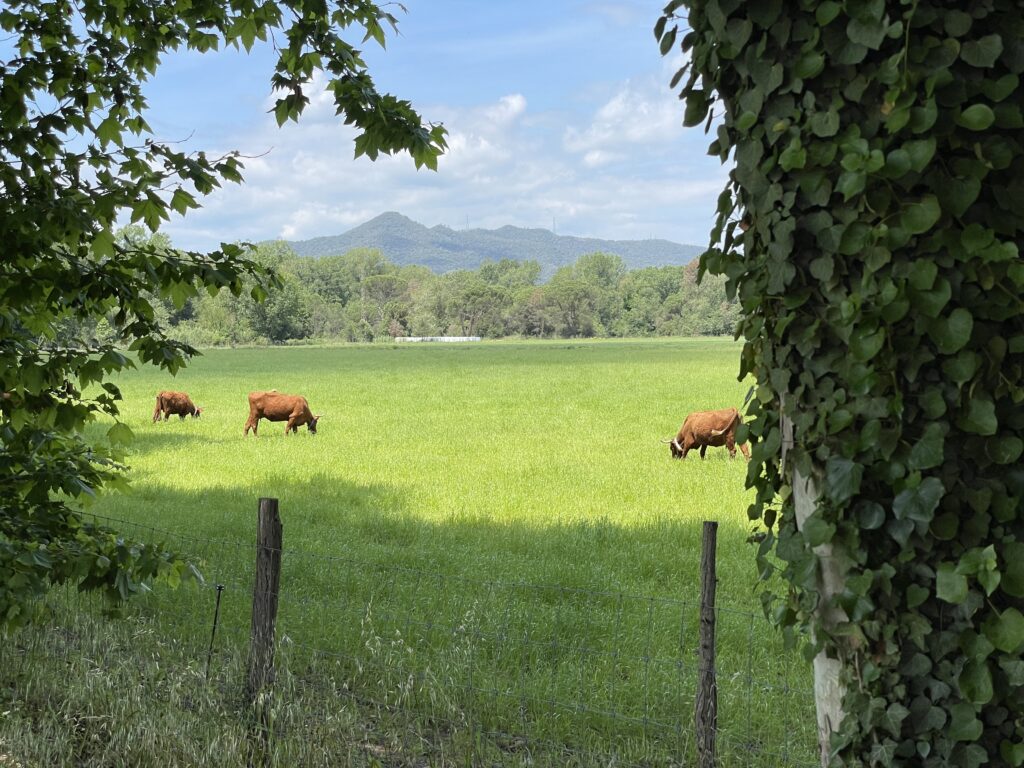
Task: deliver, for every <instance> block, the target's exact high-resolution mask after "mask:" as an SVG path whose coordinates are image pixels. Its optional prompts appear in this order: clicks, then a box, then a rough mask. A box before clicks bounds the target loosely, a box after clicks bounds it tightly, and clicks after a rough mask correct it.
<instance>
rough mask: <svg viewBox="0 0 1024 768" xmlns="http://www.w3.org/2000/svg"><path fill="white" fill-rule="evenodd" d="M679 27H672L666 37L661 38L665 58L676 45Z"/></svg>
mask: <svg viewBox="0 0 1024 768" xmlns="http://www.w3.org/2000/svg"><path fill="white" fill-rule="evenodd" d="M678 32H679V29H678V27H672V29H670V30H669V31H668V32H667V33H666V34H665V36H664V37H662V38H661V46H660V47H661V55H662V56H665V55H667V54H668V52H669V51H671V50H672V49H673V48H674V47H675V44H676V35H677V34H678Z"/></svg>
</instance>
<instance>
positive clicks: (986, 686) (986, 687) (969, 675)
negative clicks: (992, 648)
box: [958, 660, 993, 704]
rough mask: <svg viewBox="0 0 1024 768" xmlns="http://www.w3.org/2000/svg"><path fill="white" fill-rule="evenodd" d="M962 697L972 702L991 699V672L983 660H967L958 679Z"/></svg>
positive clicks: (976, 702)
mask: <svg viewBox="0 0 1024 768" xmlns="http://www.w3.org/2000/svg"><path fill="white" fill-rule="evenodd" d="M958 682H959V684H960V692H961V693H962V694H963V695H964V698H965V699H967V700H968V701H970V702H972V703H974V704H988V702H990V701H992V694H993V691H992V673H991V672H990V671H989V668H988V664H987V663H986V662H985V661H984V660H977V661H974V660H972V661H969V662H967V664H966V665H965V666H964V669H963V671H962V672H961V673H960V678H959V680H958Z"/></svg>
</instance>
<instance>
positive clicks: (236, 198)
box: [147, 0, 726, 249]
mask: <svg viewBox="0 0 1024 768" xmlns="http://www.w3.org/2000/svg"><path fill="white" fill-rule="evenodd" d="M404 4H405V6H406V7H407V9H408V13H402V12H401V11H400V10H399V9H397V8H394V9H392V10H393V12H395V15H396V16H398V17H399V34H398V35H397V36H395V35H392V36H391V37H390V38H389V40H388V47H387V49H386V50H381V49H380V48H379V47H377V46H376V44H375V43H372V42H368V43H365V44H363V46H362V48H363V51H364V54H365V58H366V59H367V62H368V64H369V66H370V70H371V73H372V74H373V76H374V78H375V80H376V82H377V86H378V88H379V89H380V90H381V91H388V92H391V93H393V94H395V95H397V96H399V97H401V98H405V99H409V100H411V101H412V102H413V104H414V105H415V106H416V108H417V109H418V110H419V111H420V113H421V114H422V115H423V116H424V117H425V118H426V119H427V120H430V121H434V122H443V123H444V124H445V126H446V127H447V129H448V131H449V134H450V135H449V144H450V150H449V152H448V153H447V155H446V156H445V157H443V158H442V159H441V161H440V163H439V167H438V171H437V172H432V171H427V170H420V171H416V170H415V168H414V165H413V162H412V160H411V159H410V158H408V157H407V156H402V155H400V156H397V157H383V158H381V159H379V160H378V161H377V162H375V163H372V162H370V161H368V160H366V159H365V158H360V159H359V160H354V159H353V157H352V155H353V151H352V138H353V136H354V133H353V132H352V130H351V129H349V128H346V127H344V126H343V125H341V121H340V120H339V119H338V118H336V117H335V116H334V109H333V104H332V102H331V99H330V97H328V96H327V95H325V94H322V92H320V91H317V92H311V93H310V96H311V98H312V103H311V105H310V106H309V107H308V108H307V110H306V112H305V113H304V115H303V117H302V119H301V120H300V122H299V123H298V124H297V125H296V124H293V123H289V124H287V125H286V126H285V127H283V128H278V127H277V125H276V122H275V121H274V119H273V116H272V115H270V114H268V112H267V110H268V109H269V108H270V106H271V104H272V97H271V94H270V86H269V78H270V74H271V72H272V59H271V55H272V54H271V52H270V51H269V50H268V48H267V47H264V48H262V49H258V50H254V51H253V52H252V53H250V54H248V55H246V54H242V53H237V52H233V51H225V52H220V53H210V54H204V55H199V54H196V53H187V52H186V53H181V54H175V55H173V56H170V57H168V58H166V59H165V61H164V64H163V66H162V67H161V68H160V69H159V71H158V73H157V76H156V77H155V78H154V79H153V80H152V81H151V82H150V84H149V87H148V89H147V95H148V97H149V102H150V107H151V113H150V123H151V125H152V126H153V128H154V131H155V133H156V134H157V136H158V137H159V138H161V139H167V140H179V141H184V140H187V142H188V145H189V146H192V147H195V148H202V149H205V150H207V151H209V152H222V151H226V150H229V149H238V150H240V151H241V152H242V153H243V154H245V155H248V156H250V157H251V159H248V160H246V161H245V165H246V170H245V171H244V176H245V179H246V183H245V184H244V185H242V186H236V185H230V186H227V187H226V188H225V189H223V190H221V191H218V192H217V193H215V194H214V195H211V196H209V197H207V198H205V200H204V207H203V209H202V210H200V211H194V212H191V213H189V215H188V216H187V217H185V218H179V217H174V218H173V219H172V221H171V222H170V223H169V224H168V225H166V226H165V227H164V230H165V231H166V232H167V234H169V235H170V236H171V238H172V240H173V241H174V243H175V245H178V246H179V247H185V248H195V249H201V248H210V247H214V246H216V245H217V243H219V242H221V241H233V240H250V241H259V240H265V239H271V238H278V237H280V238H285V239H290V240H300V239H308V238H312V237H320V236H324V235H334V234H339V233H341V232H344V231H346V230H348V229H350V228H351V227H353V226H356V225H358V224H361V223H362V222H364V221H367V220H369V219H370V218H372V217H374V216H376V215H378V214H380V213H383V212H385V211H398V212H400V213H403V214H405V215H406V216H409V217H410V218H413V219H415V220H417V221H420V222H422V223H423V224H426V225H427V226H434V225H436V224H445V225H448V226H450V227H453V228H455V229H463V228H465V227H467V226H469V227H485V228H496V227H500V226H502V225H505V224H512V225H515V226H522V227H542V228H545V229H550V228H552V227H554V229H555V230H556V231H557V232H558V233H559V234H569V235H577V236H581V237H601V238H608V239H642V238H646V237H662V238H666V239H670V240H675V241H677V242H684V243H692V244H698V245H700V244H703V243H705V242H706V240H707V237H708V232H709V231H710V228H711V224H712V219H713V212H714V207H715V200H716V198H717V196H718V193H719V192H720V191H721V189H722V187H723V186H724V184H725V178H726V172H725V170H724V169H723V168H722V166H721V165H720V164H719V162H718V160H717V159H715V158H711V157H708V156H707V154H706V148H707V145H708V142H709V138H708V137H707V136H706V135H705V134H704V133H703V130H701V129H684V128H682V125H681V121H682V104H681V102H679V100H678V98H677V96H676V95H675V94H674V93H672V92H671V91H670V90H669V88H668V81H669V79H670V77H671V75H672V73H673V72H674V71H675V69H676V68H678V66H679V65H680V64H681V59H680V58H679V57H678V56H676V57H675V58H669V59H665V58H662V57H661V56H660V55H659V52H658V47H657V44H656V42H655V40H654V36H653V34H652V32H651V30H652V28H653V26H654V22H655V21H656V20H657V18H658V15H659V10H660V7H661V5H662V4H663V1H662V2H651V1H650V0H607V1H606V2H601V1H600V0H594V1H592V2H576V1H575V0H548V1H547V2H540V1H539V0H516V1H515V2H511V1H510V0H509V1H506V0H500V1H499V0H489V1H488V0H404Z"/></svg>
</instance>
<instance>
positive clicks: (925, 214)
mask: <svg viewBox="0 0 1024 768" xmlns="http://www.w3.org/2000/svg"><path fill="white" fill-rule="evenodd" d="M941 215H942V208H941V207H940V206H939V200H938V198H937V197H935V196H934V195H926V196H925V197H923V198H921V200H920V201H918V202H916V203H912V204H910V205H908V206H907V207H906V208H905V209H904V210H903V215H902V216H901V217H900V219H901V222H900V223H901V224H902V226H903V228H904V229H906V230H907V231H908V232H910V233H911V234H914V235H920V234H923V233H924V232H927V231H928V230H929V229H931V228H932V227H933V226H935V223H936V222H937V221H938V220H939V217H940V216H941Z"/></svg>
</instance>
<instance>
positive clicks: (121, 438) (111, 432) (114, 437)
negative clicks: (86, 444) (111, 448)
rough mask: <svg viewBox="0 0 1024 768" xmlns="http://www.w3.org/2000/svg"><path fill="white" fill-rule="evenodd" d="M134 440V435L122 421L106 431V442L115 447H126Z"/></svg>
mask: <svg viewBox="0 0 1024 768" xmlns="http://www.w3.org/2000/svg"><path fill="white" fill-rule="evenodd" d="M134 438H135V433H134V432H132V430H131V428H130V427H129V426H128V425H127V424H125V423H124V422H123V421H119V422H117V423H115V424H114V425H113V426H112V427H111V428H110V429H108V430H107V440H109V441H110V442H111V443H114V444H115V445H127V444H128V443H130V442H131V441H132V440H133V439H134Z"/></svg>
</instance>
